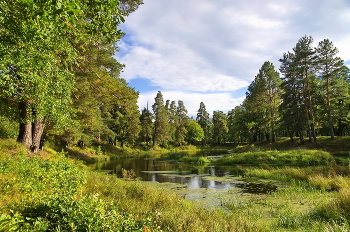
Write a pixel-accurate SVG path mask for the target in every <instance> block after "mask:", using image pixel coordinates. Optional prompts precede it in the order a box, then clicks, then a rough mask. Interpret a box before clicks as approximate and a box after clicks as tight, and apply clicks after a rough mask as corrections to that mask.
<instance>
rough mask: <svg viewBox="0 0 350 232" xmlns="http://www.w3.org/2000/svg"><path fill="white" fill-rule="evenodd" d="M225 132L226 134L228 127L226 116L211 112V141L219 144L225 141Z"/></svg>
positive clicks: (221, 113) (218, 112)
mask: <svg viewBox="0 0 350 232" xmlns="http://www.w3.org/2000/svg"><path fill="white" fill-rule="evenodd" d="M227 132H228V127H227V116H226V114H225V113H224V112H222V111H214V112H213V139H214V140H216V141H217V143H219V144H220V143H222V142H224V141H225V138H226V134H227Z"/></svg>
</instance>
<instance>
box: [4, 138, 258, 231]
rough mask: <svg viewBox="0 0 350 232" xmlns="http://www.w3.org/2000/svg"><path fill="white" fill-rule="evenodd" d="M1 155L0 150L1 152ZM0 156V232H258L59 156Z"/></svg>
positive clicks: (19, 152) (17, 151) (15, 152)
mask: <svg viewBox="0 0 350 232" xmlns="http://www.w3.org/2000/svg"><path fill="white" fill-rule="evenodd" d="M2 148H3V149H4V147H2ZM7 148H11V149H10V150H11V152H10V153H9V152H5V151H4V150H2V152H1V155H0V180H1V184H0V193H1V195H0V196H1V197H0V208H1V212H0V215H1V216H0V231H263V228H260V226H258V225H254V224H252V223H250V222H249V221H247V220H245V219H244V218H242V219H241V220H239V221H237V222H236V223H231V222H232V220H234V219H235V220H236V219H237V217H235V218H233V215H231V214H228V213H224V212H217V211H213V210H206V209H202V208H200V207H198V206H195V205H194V204H192V203H190V202H187V201H185V200H184V199H181V198H180V197H178V196H176V195H175V194H174V193H171V192H168V191H166V190H164V189H155V188H152V187H149V186H147V185H145V184H143V183H142V182H139V181H126V180H123V179H118V178H115V177H114V176H110V175H102V174H99V173H95V172H91V171H89V170H87V169H86V168H84V166H83V165H82V164H81V163H77V162H76V161H73V160H71V159H68V158H66V157H65V156H64V154H63V153H56V154H54V153H53V152H51V154H49V155H47V156H46V157H45V158H44V157H41V156H31V155H29V154H27V153H26V151H25V149H24V148H22V147H21V146H19V145H18V144H16V143H12V145H9V146H7Z"/></svg>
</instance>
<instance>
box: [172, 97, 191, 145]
mask: <svg viewBox="0 0 350 232" xmlns="http://www.w3.org/2000/svg"><path fill="white" fill-rule="evenodd" d="M188 120H189V118H188V116H187V110H186V108H185V105H184V103H183V101H180V100H179V101H178V106H177V109H176V131H175V143H176V144H178V145H180V146H181V145H183V144H184V142H185V137H186V133H187V130H186V125H187V122H188Z"/></svg>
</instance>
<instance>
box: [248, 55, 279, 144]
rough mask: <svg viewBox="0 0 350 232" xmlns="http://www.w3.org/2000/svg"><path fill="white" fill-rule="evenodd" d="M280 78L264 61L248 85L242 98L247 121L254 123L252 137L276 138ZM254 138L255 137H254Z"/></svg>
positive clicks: (271, 65)
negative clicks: (243, 98)
mask: <svg viewBox="0 0 350 232" xmlns="http://www.w3.org/2000/svg"><path fill="white" fill-rule="evenodd" d="M280 83H281V81H280V79H279V73H278V72H277V71H276V70H275V67H274V65H273V64H272V63H270V62H269V61H266V62H264V64H263V65H262V67H261V68H260V70H259V73H258V75H257V76H256V77H255V79H254V81H253V82H252V83H251V84H250V85H249V87H248V91H247V93H246V99H245V100H244V103H243V104H244V106H245V108H246V109H247V113H248V114H247V116H248V120H250V121H248V123H250V124H251V125H254V126H253V127H252V128H251V129H252V130H253V131H254V133H255V134H254V138H257V137H259V141H262V140H263V136H264V135H265V136H266V138H267V140H270V139H272V142H275V140H276V133H275V129H276V123H277V120H278V117H279V116H278V114H277V109H278V106H279V104H280V102H281V100H280V95H281V91H280V88H279V86H280ZM255 140H256V139H255Z"/></svg>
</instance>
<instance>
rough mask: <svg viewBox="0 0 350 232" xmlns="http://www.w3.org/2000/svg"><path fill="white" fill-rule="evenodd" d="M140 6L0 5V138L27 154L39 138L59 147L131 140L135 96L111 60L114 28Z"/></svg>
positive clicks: (112, 1)
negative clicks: (19, 145) (18, 145)
mask: <svg viewBox="0 0 350 232" xmlns="http://www.w3.org/2000/svg"><path fill="white" fill-rule="evenodd" d="M140 4H142V0H121V1H116V0H106V1H95V0H89V1H81V0H74V1H24V0H17V1H7V0H5V1H2V2H1V7H0V15H1V17H0V40H1V43H0V60H1V61H0V135H1V136H2V137H17V140H18V141H19V142H21V143H23V144H24V145H26V146H27V147H28V148H30V149H31V150H32V151H33V152H37V151H38V150H39V149H40V148H41V147H42V145H43V141H44V139H45V138H48V139H50V140H55V141H58V142H62V143H64V144H66V145H67V144H68V145H69V144H78V143H79V144H81V145H83V144H84V143H88V142H91V141H93V140H94V139H95V140H107V141H108V140H115V139H116V138H117V139H119V140H123V139H127V140H130V141H131V142H132V141H133V139H134V137H133V136H134V134H135V135H137V134H138V130H139V129H138V128H139V124H138V120H139V118H138V108H137V105H136V102H137V98H138V93H137V92H135V91H134V89H132V88H130V87H128V86H127V83H126V82H125V80H123V79H121V78H119V74H120V72H121V70H122V68H123V65H122V64H120V63H118V62H117V61H116V60H115V59H114V58H113V55H114V53H115V52H117V51H118V48H117V47H116V46H115V44H116V42H117V41H118V40H119V39H120V38H121V37H122V36H123V32H122V31H120V30H118V28H117V27H118V26H119V24H120V23H121V22H124V17H126V16H128V15H129V14H130V13H131V12H133V11H135V10H136V9H137V8H138V6H139V5H140ZM135 120H136V122H134V121H135ZM126 127H128V129H127V130H126ZM131 131H132V132H131ZM126 137H127V138H126Z"/></svg>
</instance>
